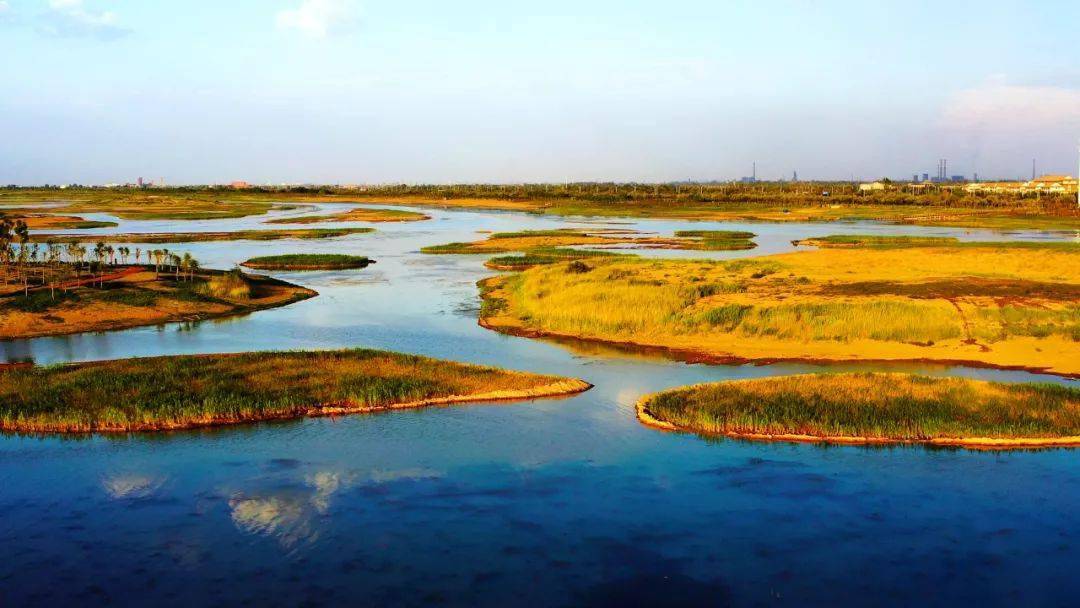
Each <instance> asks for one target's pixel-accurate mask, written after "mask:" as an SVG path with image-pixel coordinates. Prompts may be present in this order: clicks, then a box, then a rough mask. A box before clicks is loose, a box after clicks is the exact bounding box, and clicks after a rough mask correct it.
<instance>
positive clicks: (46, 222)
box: [0, 212, 118, 230]
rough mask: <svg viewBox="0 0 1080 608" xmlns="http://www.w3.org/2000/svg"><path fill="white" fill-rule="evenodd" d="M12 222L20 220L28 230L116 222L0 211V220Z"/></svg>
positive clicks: (106, 225)
mask: <svg viewBox="0 0 1080 608" xmlns="http://www.w3.org/2000/svg"><path fill="white" fill-rule="evenodd" d="M3 220H10V221H12V222H15V221H18V220H22V221H23V222H25V223H26V226H27V227H28V228H29V229H30V230H88V229H90V228H112V227H114V226H117V225H118V224H117V223H116V222H101V221H97V220H85V219H83V218H81V217H77V216H73V215H49V214H44V213H32V214H21V213H3V212H0V221H3Z"/></svg>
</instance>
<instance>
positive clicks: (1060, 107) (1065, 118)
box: [942, 77, 1080, 132]
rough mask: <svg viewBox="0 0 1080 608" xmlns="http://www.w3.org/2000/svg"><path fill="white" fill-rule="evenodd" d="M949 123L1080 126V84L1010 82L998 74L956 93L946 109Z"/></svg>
mask: <svg viewBox="0 0 1080 608" xmlns="http://www.w3.org/2000/svg"><path fill="white" fill-rule="evenodd" d="M942 118H943V120H944V122H945V126H948V127H952V128H957V129H963V130H984V129H985V130H988V131H997V132H1017V131H1019V132H1023V131H1041V130H1045V129H1060V130H1065V129H1070V128H1076V127H1080V88H1070V87H1063V86H1046V85H1040V86H1029V85H1017V84H1009V83H1008V82H1006V81H1005V79H1004V78H1002V77H996V78H993V79H991V80H990V81H988V82H987V83H986V84H984V85H982V86H979V87H975V88H971V89H965V90H962V91H959V92H957V93H956V94H954V95H953V96H952V97H951V98H950V99H949V100H948V102H947V103H946V105H945V109H944V111H943V113H942Z"/></svg>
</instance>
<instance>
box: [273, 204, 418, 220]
mask: <svg viewBox="0 0 1080 608" xmlns="http://www.w3.org/2000/svg"><path fill="white" fill-rule="evenodd" d="M430 219H431V216H430V215H426V214H424V213H418V212H416V211H404V210H401V209H372V208H369V207H359V208H356V209H351V210H349V211H344V212H341V213H334V214H330V215H302V216H300V217H282V218H276V219H272V220H267V221H266V223H267V224H319V223H322V222H376V223H381V222H422V221H424V220H430Z"/></svg>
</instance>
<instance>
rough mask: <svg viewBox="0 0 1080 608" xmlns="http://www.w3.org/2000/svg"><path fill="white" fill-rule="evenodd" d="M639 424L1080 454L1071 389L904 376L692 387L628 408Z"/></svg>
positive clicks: (1079, 424) (1078, 414)
mask: <svg viewBox="0 0 1080 608" xmlns="http://www.w3.org/2000/svg"><path fill="white" fill-rule="evenodd" d="M638 411H639V414H640V416H641V418H642V420H643V421H645V422H646V423H649V424H657V425H658V426H662V427H666V426H670V427H671V428H676V429H681V430H687V431H692V432H696V433H704V434H714V435H730V436H737V437H751V438H762V439H770V438H772V439H801V440H822V441H840V442H866V443H874V442H896V441H903V442H927V443H939V444H960V445H965V444H966V445H983V446H1024V445H1039V444H1068V445H1080V389H1076V388H1070V387H1066V386H1061V385H1056V384H1003V383H997V382H984V381H978V380H969V379H965V378H931V377H925V376H917V375H909V374H882V373H862V374H812V375H801V376H781V377H773V378H762V379H756V380H738V381H730V382H719V383H713V384H702V385H698V386H691V387H686V388H678V389H673V390H669V391H664V392H661V393H658V394H656V395H651V396H648V397H645V398H644V399H642V400H641V401H640V403H639V404H638Z"/></svg>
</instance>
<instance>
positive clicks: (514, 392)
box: [0, 350, 589, 432]
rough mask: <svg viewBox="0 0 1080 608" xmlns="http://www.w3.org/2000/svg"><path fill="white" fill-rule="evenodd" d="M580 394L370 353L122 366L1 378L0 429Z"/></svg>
mask: <svg viewBox="0 0 1080 608" xmlns="http://www.w3.org/2000/svg"><path fill="white" fill-rule="evenodd" d="M587 388H589V385H588V384H586V383H584V382H582V381H580V380H573V379H568V378H560V377H555V376H543V375H537V374H526V373H520V372H511V371H504V370H500V369H495V368H491V367H481V366H476V365H465V364H461V363H452V362H446V361H438V360H435V359H428V358H425V357H417V356H412V355H401V354H396V353H389V352H382V351H374V350H343V351H320V352H262V353H243V354H234V355H201V356H179V357H155V358H148V359H124V360H118V361H103V362H95V363H83V364H75V365H60V366H53V367H31V368H16V369H8V370H4V371H0V428H2V429H4V430H9V431H20V432H91V431H100V432H124V431H151V430H168V429H180V428H191V427H199V426H213V425H222V424H236V423H241V422H252V421H259V420H275V419H284V418H299V417H303V416H326V415H335V414H347V413H357V412H371V411H378V410H385V409H393V408H401V407H419V406H422V405H433V404H445V403H460V402H476V401H493V400H506V399H529V398H534V397H547V396H555V395H564V394H570V393H575V392H580V391H583V390H586V389H587Z"/></svg>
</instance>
